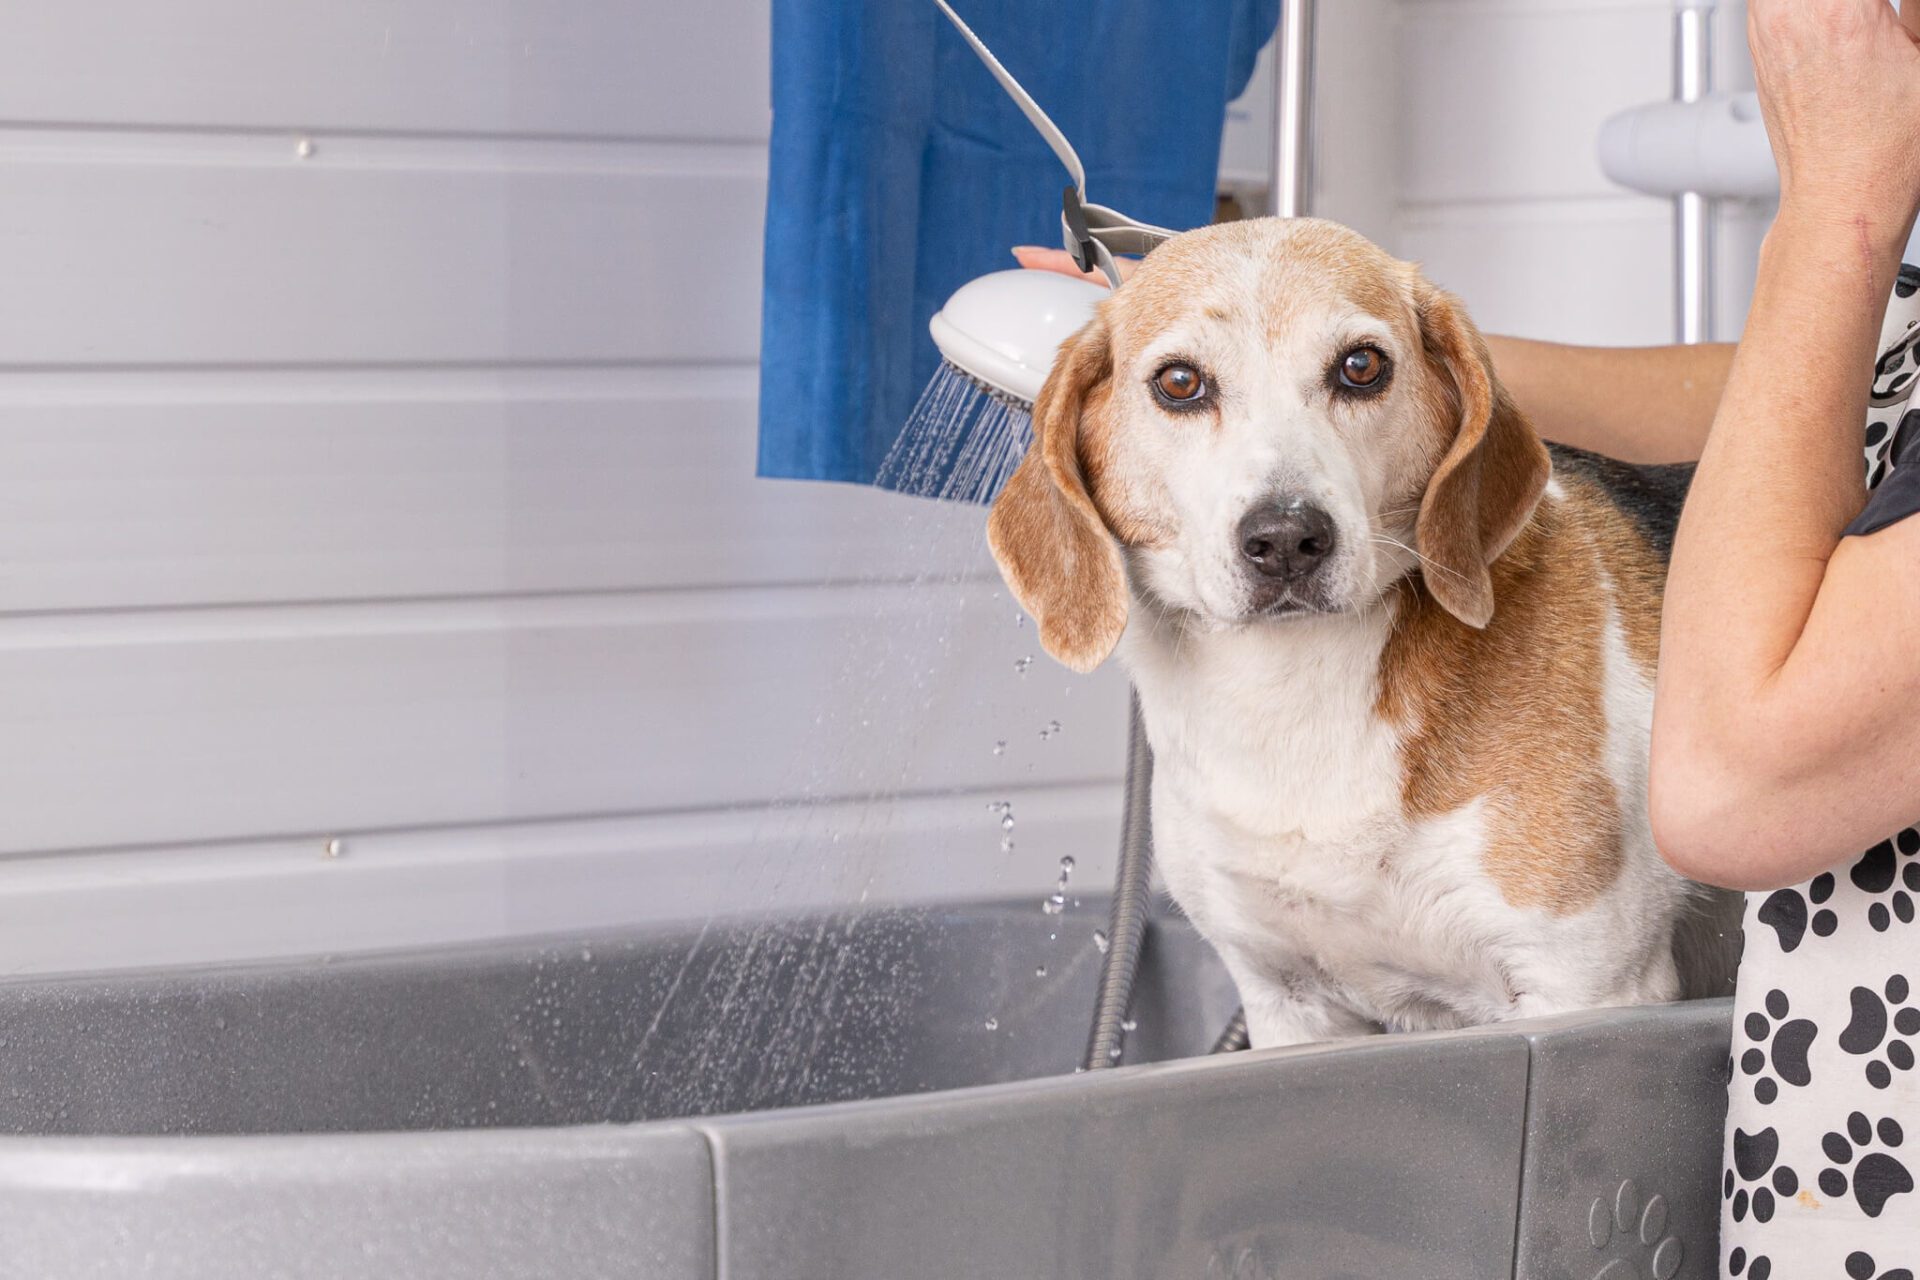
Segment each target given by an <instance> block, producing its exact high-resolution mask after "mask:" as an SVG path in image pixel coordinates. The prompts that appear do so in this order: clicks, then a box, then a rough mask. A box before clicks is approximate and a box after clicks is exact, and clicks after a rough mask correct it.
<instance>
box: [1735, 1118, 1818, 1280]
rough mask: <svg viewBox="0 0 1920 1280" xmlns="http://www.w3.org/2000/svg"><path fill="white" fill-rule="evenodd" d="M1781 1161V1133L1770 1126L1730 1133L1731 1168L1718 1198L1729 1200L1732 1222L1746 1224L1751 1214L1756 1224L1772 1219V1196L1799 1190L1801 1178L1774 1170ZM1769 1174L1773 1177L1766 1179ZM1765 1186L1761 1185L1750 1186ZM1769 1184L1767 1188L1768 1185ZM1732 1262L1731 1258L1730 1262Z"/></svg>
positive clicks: (1782, 1196)
mask: <svg viewBox="0 0 1920 1280" xmlns="http://www.w3.org/2000/svg"><path fill="white" fill-rule="evenodd" d="M1779 1158H1780V1134H1779V1132H1778V1131H1777V1130H1775V1129H1774V1128H1773V1127H1772V1126H1771V1125H1769V1126H1768V1127H1767V1128H1765V1129H1762V1130H1761V1131H1760V1132H1758V1133H1748V1132H1747V1131H1746V1130H1744V1129H1739V1128H1736V1129H1735V1130H1734V1131H1733V1168H1731V1169H1729V1170H1727V1176H1726V1177H1725V1178H1724V1179H1723V1180H1722V1181H1721V1184H1720V1198H1721V1199H1722V1200H1730V1201H1732V1202H1733V1203H1732V1205H1731V1211H1732V1213H1733V1220H1734V1221H1735V1222H1745V1221H1746V1219H1747V1214H1748V1213H1752V1214H1753V1220H1754V1221H1755V1222H1767V1221H1770V1220H1771V1219H1772V1218H1773V1209H1774V1197H1775V1196H1776V1195H1778V1196H1779V1198H1780V1199H1782V1200H1786V1199H1790V1198H1791V1197H1792V1196H1793V1195H1794V1194H1795V1193H1796V1192H1798V1191H1799V1190H1800V1175H1799V1174H1797V1173H1795V1172H1794V1171H1793V1170H1792V1169H1789V1168H1788V1167H1787V1166H1786V1165H1780V1166H1779V1167H1778V1168H1775V1167H1774V1161H1776V1160H1778V1159H1779ZM1769 1172H1771V1173H1772V1174H1773V1176H1772V1177H1771V1178H1767V1174H1768V1173H1769ZM1763 1179H1765V1180H1766V1181H1765V1183H1762V1185H1760V1186H1755V1185H1753V1184H1755V1183H1760V1182H1762V1180H1763ZM1768 1184H1770V1185H1768ZM1729 1262H1731V1259H1729Z"/></svg>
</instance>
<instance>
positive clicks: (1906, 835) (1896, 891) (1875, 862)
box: [1847, 827, 1920, 933]
mask: <svg viewBox="0 0 1920 1280" xmlns="http://www.w3.org/2000/svg"><path fill="white" fill-rule="evenodd" d="M1916 853H1920V830H1916V829H1915V828H1913V827H1908V828H1907V829H1906V830H1905V831H1902V832H1901V833H1900V834H1899V835H1897V836H1895V837H1894V838H1893V839H1891V840H1882V841H1881V842H1880V843H1879V844H1877V845H1875V846H1873V848H1871V849H1869V850H1867V852H1866V853H1865V854H1864V855H1863V856H1862V857H1861V859H1860V861H1858V862H1856V863H1854V864H1853V866H1852V867H1851V868H1850V869H1849V870H1848V871H1847V878H1848V879H1849V880H1851V881H1853V883H1854V885H1855V887H1857V888H1858V889H1859V890H1860V891H1861V892H1862V893H1869V894H1872V895H1874V897H1875V898H1876V899H1878V900H1876V901H1875V902H1873V903H1872V904H1871V905H1870V906H1868V907H1867V923H1868V924H1870V925H1872V926H1873V929H1874V932H1876V933H1885V932H1886V931H1887V930H1888V929H1890V928H1892V927H1893V920H1894V918H1895V917H1898V918H1899V920H1900V923H1901V924H1912V923H1913V895H1914V894H1916V893H1920V862H1916V861H1914V855H1915V854H1916ZM1903 886H1904V887H1903ZM1889 908H1891V911H1889Z"/></svg>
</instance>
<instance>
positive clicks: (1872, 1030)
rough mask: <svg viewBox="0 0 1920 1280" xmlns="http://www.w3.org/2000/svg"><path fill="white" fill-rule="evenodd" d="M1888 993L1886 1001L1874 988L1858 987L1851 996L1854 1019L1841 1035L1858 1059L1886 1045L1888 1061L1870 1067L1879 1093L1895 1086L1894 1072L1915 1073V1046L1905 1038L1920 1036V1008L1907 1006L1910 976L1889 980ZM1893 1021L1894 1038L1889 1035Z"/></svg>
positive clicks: (1842, 1044)
mask: <svg viewBox="0 0 1920 1280" xmlns="http://www.w3.org/2000/svg"><path fill="white" fill-rule="evenodd" d="M1885 991H1886V993H1887V995H1886V999H1884V1000H1883V999H1881V998H1880V994H1879V992H1876V991H1875V990H1873V988H1871V987H1855V988H1854V989H1853V991H1852V993H1851V999H1852V1000H1853V1017H1852V1019H1850V1020H1849V1021H1848V1023H1847V1025H1846V1029H1845V1030H1843V1031H1841V1033H1840V1047H1841V1048H1842V1049H1844V1050H1846V1051H1847V1052H1848V1053H1851V1054H1856V1055H1862V1056H1864V1055H1866V1054H1869V1053H1872V1052H1873V1051H1874V1050H1875V1049H1878V1048H1879V1047H1880V1042H1881V1041H1883V1040H1884V1041H1886V1045H1887V1049H1886V1053H1885V1054H1884V1055H1883V1056H1884V1059H1885V1060H1884V1061H1883V1060H1882V1059H1881V1058H1875V1059H1874V1060H1873V1061H1872V1062H1869V1063H1868V1064H1867V1083H1868V1084H1870V1085H1872V1086H1873V1087H1874V1088H1876V1089H1884V1088H1886V1087H1887V1086H1888V1085H1890V1084H1892V1083H1893V1070H1892V1068H1895V1067H1897V1068H1899V1069H1900V1070H1902V1071H1911V1070H1913V1046H1912V1045H1911V1044H1909V1043H1908V1042H1907V1040H1906V1038H1905V1037H1908V1036H1916V1035H1920V1008H1914V1007H1913V1006H1911V1005H1909V1004H1907V996H1908V995H1909V994H1911V993H1910V992H1909V990H1908V986H1907V979H1906V975H1905V974H1900V973H1896V974H1894V975H1893V976H1892V977H1891V978H1888V979H1887V985H1886V987H1885ZM1889 1020H1891V1025H1892V1029H1893V1035H1892V1036H1888V1035H1887V1029H1888V1025H1889Z"/></svg>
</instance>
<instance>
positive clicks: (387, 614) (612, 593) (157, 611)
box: [0, 510, 997, 653]
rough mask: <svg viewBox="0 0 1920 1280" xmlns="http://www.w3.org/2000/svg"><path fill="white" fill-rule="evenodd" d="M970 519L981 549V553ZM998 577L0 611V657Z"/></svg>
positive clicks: (932, 587) (826, 600)
mask: <svg viewBox="0 0 1920 1280" xmlns="http://www.w3.org/2000/svg"><path fill="white" fill-rule="evenodd" d="M985 520H986V515H985V512H984V510H983V511H982V513H981V529H982V532H981V549H982V553H983V555H984V552H985V546H986V541H985V539H986V534H985ZM995 581H997V578H996V577H995V574H994V571H993V569H992V568H991V566H985V565H983V566H982V568H981V569H980V570H979V571H977V572H955V573H943V574H940V575H938V576H915V575H909V574H900V575H886V576H872V577H868V576H860V577H852V576H849V577H845V578H820V579H817V580H814V581H802V582H792V581H779V580H767V581H762V582H755V581H742V582H729V583H727V584H725V585H721V586H648V587H610V588H604V589H591V590H556V591H537V590H535V591H520V592H512V593H489V594H483V595H455V594H448V595H417V596H379V597H369V598H366V599H339V600H327V599H313V600H285V601H249V602H245V603H226V602H219V601H212V602H196V603H193V604H169V605H141V606H116V607H112V608H100V609H49V610H17V611H11V612H9V611H0V653H10V652H20V651H23V650H32V649H41V648H56V649H74V648H91V647H98V646H111V645H131V644H172V643H181V642H186V641H192V642H195V643H206V642H216V643H217V642H220V641H247V640H261V639H274V638H279V637H299V638H309V637H317V636H340V637H352V636H374V635H396V634H399V635H426V634H434V633H444V632H464V631H501V630H515V629H534V628H554V627H599V626H634V625H648V624H652V623H657V622H662V621H680V620H684V619H687V618H704V619H717V620H724V619H727V618H729V617H738V618H748V617H754V618H760V617H767V616H769V615H773V616H779V615H782V614H785V613H789V612H794V611H800V612H805V613H808V614H815V613H820V612H825V611H829V610H831V609H832V608H834V607H836V606H842V605H854V604H855V603H856V602H860V603H861V607H869V606H870V607H874V608H875V609H876V610H894V609H897V610H901V611H906V612H918V611H920V610H923V609H924V608H925V607H926V604H927V599H928V597H929V595H939V594H941V593H945V592H959V591H963V590H965V589H968V588H975V587H978V586H980V585H982V584H990V583H993V582H995Z"/></svg>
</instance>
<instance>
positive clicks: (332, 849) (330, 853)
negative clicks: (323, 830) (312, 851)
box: [320, 836, 347, 858]
mask: <svg viewBox="0 0 1920 1280" xmlns="http://www.w3.org/2000/svg"><path fill="white" fill-rule="evenodd" d="M346 851H347V842H346V841H345V840H342V839H341V838H340V837H339V836H335V837H333V838H332V839H331V840H329V841H327V842H326V844H324V845H322V846H321V848H320V852H321V855H322V856H323V857H328V858H337V857H339V856H340V855H342V854H344V853H345V852H346Z"/></svg>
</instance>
